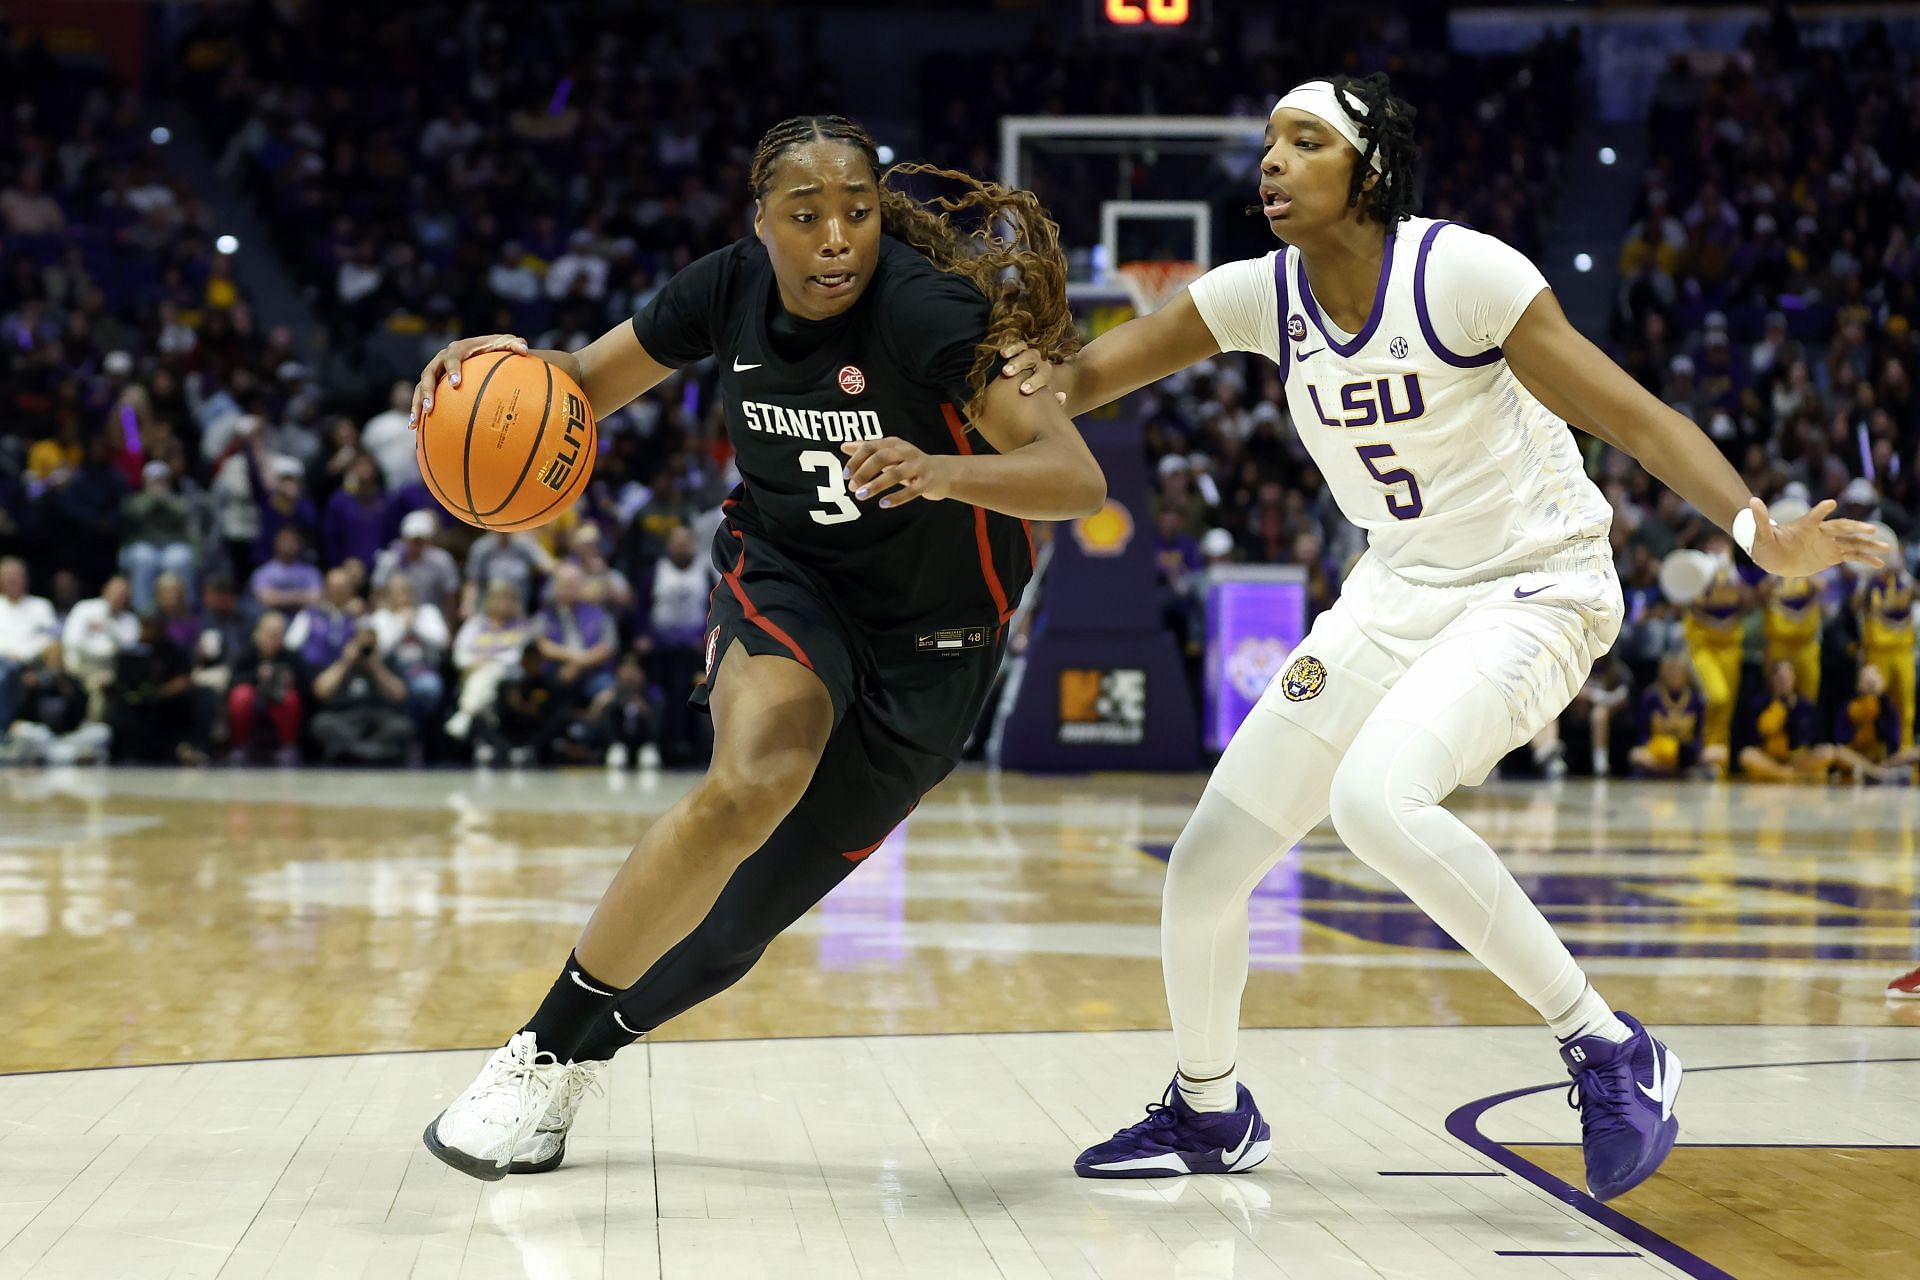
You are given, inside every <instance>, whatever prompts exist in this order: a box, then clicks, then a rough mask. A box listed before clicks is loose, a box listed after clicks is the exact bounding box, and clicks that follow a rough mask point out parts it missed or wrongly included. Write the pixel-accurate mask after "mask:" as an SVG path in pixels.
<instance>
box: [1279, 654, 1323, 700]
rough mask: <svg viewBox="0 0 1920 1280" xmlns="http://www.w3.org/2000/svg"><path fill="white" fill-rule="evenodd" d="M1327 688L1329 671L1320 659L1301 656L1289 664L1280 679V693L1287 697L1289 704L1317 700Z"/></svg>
mask: <svg viewBox="0 0 1920 1280" xmlns="http://www.w3.org/2000/svg"><path fill="white" fill-rule="evenodd" d="M1326 687H1327V669H1326V667H1324V666H1322V665H1321V662H1320V659H1318V658H1309V657H1306V656H1304V655H1303V656H1301V657H1298V658H1295V659H1294V660H1293V661H1292V662H1290V663H1288V664H1287V669H1286V671H1285V672H1284V673H1283V674H1282V675H1281V677H1280V692H1281V693H1284V694H1286V695H1287V701H1288V702H1305V701H1306V700H1307V699H1308V698H1317V697H1319V696H1320V691H1321V690H1322V689H1324V688H1326Z"/></svg>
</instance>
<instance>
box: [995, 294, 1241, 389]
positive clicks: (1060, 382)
mask: <svg viewBox="0 0 1920 1280" xmlns="http://www.w3.org/2000/svg"><path fill="white" fill-rule="evenodd" d="M1001 354H1002V355H1003V356H1007V357H1008V360H1007V363H1006V365H1005V366H1004V367H1003V368H1002V369H1001V371H1000V376H1001V377H1002V379H1004V380H1007V381H1013V380H1016V379H1017V380H1018V381H1019V383H1020V390H1021V391H1022V393H1023V394H1027V395H1031V394H1033V393H1034V392H1035V391H1037V390H1039V389H1040V388H1041V387H1043V386H1051V387H1052V388H1053V391H1054V399H1055V400H1057V401H1058V402H1059V403H1060V404H1062V405H1064V406H1065V407H1066V410H1067V415H1068V416H1069V417H1076V418H1077V417H1079V416H1080V415H1081V414H1083V413H1086V412H1088V411H1089V410H1092V409H1098V408H1099V407H1100V406H1101V405H1105V404H1112V403H1113V402H1114V401H1115V400H1118V399H1119V398H1120V397H1121V396H1124V395H1126V394H1127V393H1128V392H1130V391H1138V390H1139V389H1140V388H1141V387H1144V386H1147V385H1149V384H1150V383H1155V382H1158V381H1160V379H1162V378H1164V377H1166V376H1167V375H1169V374H1174V373H1178V372H1180V370H1182V369H1185V368H1187V367H1188V366H1190V365H1196V364H1199V363H1200V362H1201V361H1202V360H1205V359H1207V358H1209V357H1211V356H1216V355H1219V354H1220V343H1219V341H1218V340H1217V339H1215V338H1214V336H1213V331H1212V330H1211V329H1209V328H1207V322H1206V321H1205V320H1203V319H1201V318H1200V309H1199V308H1198V307H1196V306H1195V305H1194V302H1193V294H1192V293H1190V292H1189V291H1188V290H1186V289H1182V290H1181V291H1180V292H1179V294H1178V295H1177V296H1176V297H1175V298H1174V299H1173V301H1171V302H1169V303H1168V304H1167V305H1166V306H1164V307H1161V308H1160V309H1159V310H1158V311H1154V312H1150V313H1149V314H1147V315H1144V316H1135V317H1134V318H1133V319H1131V320H1129V321H1127V322H1126V323H1125V324H1120V325H1115V326H1114V327H1113V328H1111V329H1109V330H1107V331H1106V332H1105V333H1103V334H1101V335H1100V336H1099V337H1097V338H1095V339H1094V340H1093V341H1092V342H1089V343H1088V344H1087V345H1086V346H1085V347H1084V348H1082V349H1081V351H1080V354H1078V355H1076V356H1074V357H1073V358H1072V359H1070V360H1067V361H1066V362H1064V363H1062V364H1058V365H1048V364H1045V363H1043V362H1042V361H1041V360H1040V358H1039V355H1038V353H1036V352H1034V351H1033V350H1031V349H1030V348H1020V347H1015V348H1011V349H1009V350H1007V351H1003V352H1001Z"/></svg>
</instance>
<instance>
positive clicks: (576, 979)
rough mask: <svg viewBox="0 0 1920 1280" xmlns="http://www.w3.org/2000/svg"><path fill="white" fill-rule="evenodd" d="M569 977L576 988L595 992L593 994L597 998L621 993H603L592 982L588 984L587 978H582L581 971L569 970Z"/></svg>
mask: <svg viewBox="0 0 1920 1280" xmlns="http://www.w3.org/2000/svg"><path fill="white" fill-rule="evenodd" d="M567 976H569V977H571V978H572V979H573V985H575V986H576V987H580V988H581V989H583V990H586V991H591V992H593V994H595V995H597V996H611V995H618V994H619V992H617V991H602V990H601V989H600V988H598V987H596V986H594V985H593V984H592V983H591V982H588V981H587V980H586V979H585V978H583V977H581V976H580V971H579V970H578V969H569V970H567Z"/></svg>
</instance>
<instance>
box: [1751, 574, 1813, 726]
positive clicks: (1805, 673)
mask: <svg viewBox="0 0 1920 1280" xmlns="http://www.w3.org/2000/svg"><path fill="white" fill-rule="evenodd" d="M1761 590H1762V591H1763V592H1764V594H1765V596H1766V600H1767V611H1766V615H1765V618H1764V619H1763V621H1764V623H1765V626H1766V636H1767V665H1768V666H1769V667H1771V666H1772V665H1773V664H1774V663H1776V662H1791V663H1792V664H1793V687H1794V688H1795V689H1797V690H1798V691H1799V693H1800V696H1801V697H1803V698H1808V699H1818V698H1819V697H1820V622H1821V617H1820V586H1819V584H1818V583H1816V582H1815V581H1814V580H1813V579H1812V578H1768V579H1767V581H1766V584H1765V586H1763V587H1762V588H1761Z"/></svg>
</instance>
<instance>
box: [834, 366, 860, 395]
mask: <svg viewBox="0 0 1920 1280" xmlns="http://www.w3.org/2000/svg"><path fill="white" fill-rule="evenodd" d="M840 389H841V390H842V391H844V392H846V393H847V394H848V395H850V396H857V395H859V394H860V393H861V392H862V391H865V390H866V389H867V375H866V374H864V373H862V372H860V369H859V367H858V366H856V365H847V366H846V367H845V368H843V369H841V370H840Z"/></svg>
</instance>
